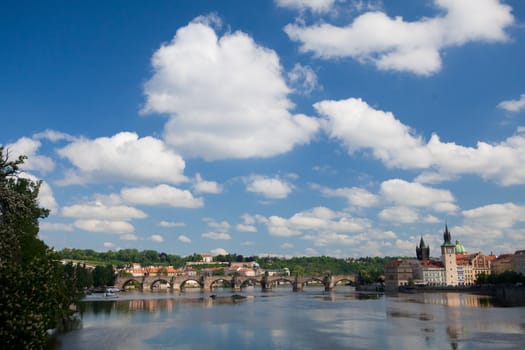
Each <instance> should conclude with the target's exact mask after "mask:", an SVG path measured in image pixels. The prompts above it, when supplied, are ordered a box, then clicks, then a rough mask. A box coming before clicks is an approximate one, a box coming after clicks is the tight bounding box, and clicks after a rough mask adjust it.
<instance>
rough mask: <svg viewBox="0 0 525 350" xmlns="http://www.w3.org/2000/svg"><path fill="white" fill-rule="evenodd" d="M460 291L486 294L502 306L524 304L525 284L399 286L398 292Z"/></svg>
mask: <svg viewBox="0 0 525 350" xmlns="http://www.w3.org/2000/svg"><path fill="white" fill-rule="evenodd" d="M442 292H461V293H470V294H479V295H487V296H491V297H493V298H495V299H496V301H497V302H498V304H501V305H503V306H525V285H481V286H470V287H460V286H455V287H450V286H448V287H415V286H414V287H404V286H402V287H399V293H442Z"/></svg>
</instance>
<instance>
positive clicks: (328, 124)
mask: <svg viewBox="0 0 525 350" xmlns="http://www.w3.org/2000/svg"><path fill="white" fill-rule="evenodd" d="M314 107H315V108H316V109H317V111H318V112H319V113H320V114H321V115H322V116H323V117H324V118H325V122H324V128H325V130H326V132H327V133H328V135H329V136H330V137H332V138H335V139H337V140H340V141H341V142H342V143H343V144H344V145H345V146H346V148H347V150H348V152H349V153H350V154H353V153H354V152H356V151H358V150H367V149H370V150H371V151H372V153H373V155H374V157H376V158H377V159H379V160H381V161H382V162H384V163H385V164H386V166H388V167H397V168H401V169H425V170H427V171H428V170H429V169H434V170H435V171H437V173H439V174H441V177H442V178H443V177H448V178H453V177H454V176H455V175H462V174H476V175H479V176H481V177H482V178H484V179H490V180H494V181H496V182H498V183H500V184H502V185H504V186H507V185H515V184H523V183H525V167H523V166H522V164H525V136H524V135H521V134H516V135H513V136H511V137H509V138H507V139H506V140H505V141H503V142H500V143H499V144H488V143H486V142H482V141H479V142H478V144H477V147H476V148H473V147H464V146H460V145H456V144H455V143H453V142H450V143H444V142H441V141H440V139H439V136H438V135H435V134H434V135H432V136H431V138H430V140H429V141H428V142H427V143H425V142H424V140H423V139H422V138H421V137H419V136H415V135H413V132H412V131H411V130H410V129H409V127H407V126H405V125H403V124H402V123H401V122H400V121H399V120H397V119H396V118H395V117H394V115H393V114H392V113H390V112H383V111H381V110H376V109H374V108H372V107H370V106H369V105H368V104H367V103H366V102H364V101H362V100H361V99H355V98H350V99H347V100H341V101H322V102H319V103H316V104H315V105H314ZM427 174H428V173H427ZM432 180H434V181H435V180H437V178H436V177H433V178H432Z"/></svg>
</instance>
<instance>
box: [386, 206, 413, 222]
mask: <svg viewBox="0 0 525 350" xmlns="http://www.w3.org/2000/svg"><path fill="white" fill-rule="evenodd" d="M378 216H379V218H380V219H381V220H383V221H389V222H398V223H404V224H411V223H414V222H417V221H419V214H418V213H417V211H416V210H414V209H412V208H408V207H388V208H385V209H383V210H381V211H380V212H379V214H378Z"/></svg>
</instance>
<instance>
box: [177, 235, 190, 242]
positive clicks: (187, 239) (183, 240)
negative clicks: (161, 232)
mask: <svg viewBox="0 0 525 350" xmlns="http://www.w3.org/2000/svg"><path fill="white" fill-rule="evenodd" d="M177 239H178V240H179V242H182V243H191V239H190V238H189V237H188V236H185V235H180V236H179V238H177Z"/></svg>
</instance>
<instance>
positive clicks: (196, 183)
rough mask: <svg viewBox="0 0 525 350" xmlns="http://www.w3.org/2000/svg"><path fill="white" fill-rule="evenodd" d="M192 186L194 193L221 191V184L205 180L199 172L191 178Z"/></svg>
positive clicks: (216, 192) (215, 192)
mask: <svg viewBox="0 0 525 350" xmlns="http://www.w3.org/2000/svg"><path fill="white" fill-rule="evenodd" d="M193 188H194V189H195V192H196V193H212V194H218V193H221V192H222V186H221V185H219V184H218V183H217V182H215V181H206V180H204V179H203V178H202V176H201V174H198V173H197V174H196V175H195V179H194V180H193Z"/></svg>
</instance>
